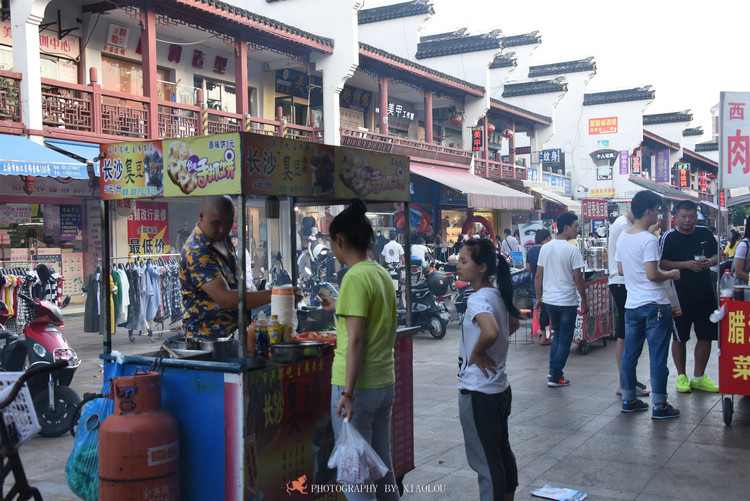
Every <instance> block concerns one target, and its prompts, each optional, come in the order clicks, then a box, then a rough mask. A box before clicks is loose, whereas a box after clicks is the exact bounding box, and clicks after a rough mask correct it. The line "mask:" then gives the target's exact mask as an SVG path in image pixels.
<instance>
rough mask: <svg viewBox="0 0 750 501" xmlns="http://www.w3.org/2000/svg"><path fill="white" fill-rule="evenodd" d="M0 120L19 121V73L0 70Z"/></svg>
mask: <svg viewBox="0 0 750 501" xmlns="http://www.w3.org/2000/svg"><path fill="white" fill-rule="evenodd" d="M0 120H2V121H8V122H20V121H21V74H20V73H13V72H12V71H0Z"/></svg>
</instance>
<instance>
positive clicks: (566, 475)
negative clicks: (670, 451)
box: [537, 457, 656, 498]
mask: <svg viewBox="0 0 750 501" xmlns="http://www.w3.org/2000/svg"><path fill="white" fill-rule="evenodd" d="M655 473H656V469H655V468H653V467H652V466H647V465H637V464H631V463H623V462H618V461H605V460H600V459H597V458H589V460H588V461H586V460H585V459H584V460H582V459H581V458H580V457H576V458H568V457H566V458H565V459H563V460H562V461H559V462H558V463H557V465H555V466H554V467H553V468H551V469H549V470H548V471H546V472H545V473H544V474H543V475H541V476H540V477H539V478H537V482H541V485H544V484H549V485H554V486H562V487H568V488H571V489H577V490H582V491H586V492H590V491H591V490H592V489H596V488H599V489H604V488H606V489H607V490H609V491H611V492H613V493H632V494H631V496H632V498H634V497H635V495H636V494H637V493H640V492H641V491H642V490H643V488H644V487H645V486H646V485H647V484H648V482H649V481H650V480H651V478H652V477H653V476H654V474H655ZM608 495H610V496H611V494H608Z"/></svg>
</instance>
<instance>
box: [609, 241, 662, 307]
mask: <svg viewBox="0 0 750 501" xmlns="http://www.w3.org/2000/svg"><path fill="white" fill-rule="evenodd" d="M659 258H660V256H659V241H658V240H657V238H656V237H655V236H654V235H652V234H651V233H649V232H648V231H641V232H639V233H636V234H634V235H633V234H630V233H623V234H622V235H620V239H619V240H618V241H617V253H616V254H615V261H619V262H620V263H622V272H623V274H624V275H625V288H626V289H627V290H628V299H627V301H625V308H627V309H634V308H638V307H639V306H643V305H644V304H649V303H656V304H669V296H667V288H666V286H665V285H664V282H652V281H651V280H649V279H648V277H647V276H646V265H645V264H644V263H648V262H651V261H656V262H657V263H658V262H659Z"/></svg>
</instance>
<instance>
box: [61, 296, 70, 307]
mask: <svg viewBox="0 0 750 501" xmlns="http://www.w3.org/2000/svg"><path fill="white" fill-rule="evenodd" d="M69 304H70V294H68V295H67V296H65V299H63V302H62V307H63V308H65V307H66V306H68V305H69Z"/></svg>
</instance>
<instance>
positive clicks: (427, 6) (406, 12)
mask: <svg viewBox="0 0 750 501" xmlns="http://www.w3.org/2000/svg"><path fill="white" fill-rule="evenodd" d="M434 13H435V10H434V9H433V8H432V4H431V3H429V0H412V1H411V2H403V3H397V4H393V5H383V6H381V7H374V8H372V9H362V10H360V11H359V20H358V22H359V24H367V23H376V22H378V21H387V20H388V19H398V18H401V17H409V16H419V15H423V14H434Z"/></svg>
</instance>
